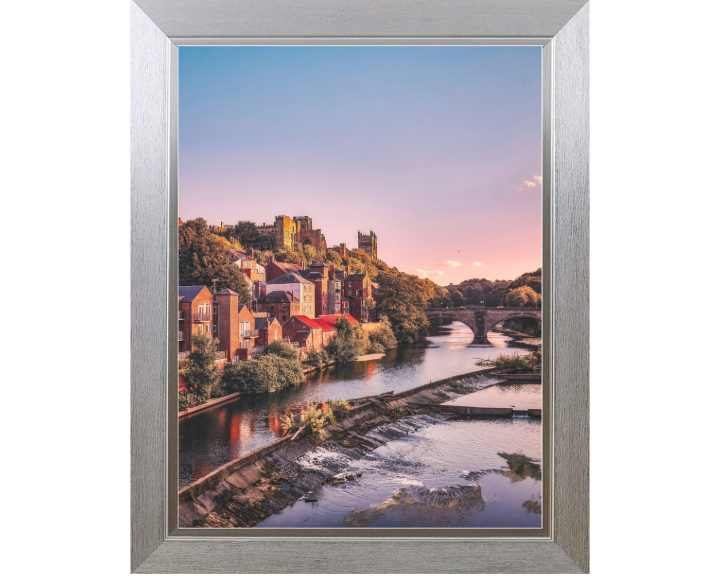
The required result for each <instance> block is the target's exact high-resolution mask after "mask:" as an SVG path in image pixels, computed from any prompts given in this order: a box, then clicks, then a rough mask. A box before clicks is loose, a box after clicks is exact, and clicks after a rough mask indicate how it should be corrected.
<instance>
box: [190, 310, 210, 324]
mask: <svg viewBox="0 0 720 576" xmlns="http://www.w3.org/2000/svg"><path fill="white" fill-rule="evenodd" d="M193 322H212V312H195V314H193Z"/></svg>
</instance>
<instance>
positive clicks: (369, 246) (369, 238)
mask: <svg viewBox="0 0 720 576" xmlns="http://www.w3.org/2000/svg"><path fill="white" fill-rule="evenodd" d="M358 248H359V249H360V250H362V251H363V252H365V253H366V254H367V255H368V256H370V258H377V257H378V256H377V236H375V232H373V231H372V230H370V234H363V233H362V232H360V231H358Z"/></svg>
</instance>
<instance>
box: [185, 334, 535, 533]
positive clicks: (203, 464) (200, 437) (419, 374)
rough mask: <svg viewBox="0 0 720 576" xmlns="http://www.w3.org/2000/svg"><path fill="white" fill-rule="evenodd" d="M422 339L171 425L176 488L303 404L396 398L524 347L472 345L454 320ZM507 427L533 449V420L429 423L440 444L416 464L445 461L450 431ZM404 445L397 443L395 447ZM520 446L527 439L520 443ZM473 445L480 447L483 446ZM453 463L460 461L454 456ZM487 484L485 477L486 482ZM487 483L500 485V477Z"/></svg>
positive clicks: (498, 431) (263, 439) (493, 340)
mask: <svg viewBox="0 0 720 576" xmlns="http://www.w3.org/2000/svg"><path fill="white" fill-rule="evenodd" d="M428 340H429V344H428V345H425V346H402V347H400V348H398V349H397V350H391V351H389V353H388V354H387V355H386V356H385V357H383V358H381V359H378V360H369V361H364V362H354V363H352V364H349V365H347V366H343V367H340V366H332V367H329V368H326V369H324V370H322V371H320V372H315V373H313V374H309V375H308V377H307V379H306V382H305V384H304V385H303V386H299V387H297V388H293V389H287V390H283V391H281V392H277V393H274V394H269V395H267V394H266V395H258V396H250V397H241V398H238V399H236V400H234V401H232V402H228V403H227V404H223V405H221V406H219V407H217V408H211V409H209V410H205V411H202V412H199V413H197V414H193V415H191V416H189V417H186V418H183V419H182V420H180V421H179V444H180V450H179V484H180V487H183V486H186V485H188V484H190V483H192V482H194V481H195V480H198V479H200V478H202V477H203V476H205V475H206V474H209V473H210V472H212V471H213V470H214V469H215V468H217V467H219V466H222V465H223V464H225V463H227V462H229V461H230V460H233V459H235V458H238V457H240V456H242V455H244V454H247V453H249V452H252V451H253V450H256V449H258V448H260V447H262V446H265V445H267V444H270V443H271V442H273V441H275V440H276V439H278V438H279V437H280V436H281V435H282V432H283V431H282V429H281V427H280V421H279V416H281V415H282V413H283V411H284V410H285V409H286V408H288V407H290V406H297V405H300V404H303V403H306V402H320V401H328V400H339V399H347V400H351V399H353V398H361V397H365V396H372V395H376V394H381V393H384V392H396V393H397V392H402V391H404V390H408V389H410V388H415V387H417V386H420V385H422V384H425V383H428V382H430V381H431V380H432V381H436V380H442V379H443V378H448V377H451V376H455V375H458V374H464V373H467V372H472V371H474V370H477V366H476V365H475V362H477V360H478V359H480V358H482V359H491V358H494V357H496V356H497V355H498V354H501V353H506V354H507V353H514V352H518V353H520V354H524V353H527V351H528V349H527V348H525V347H522V346H521V345H518V344H516V343H514V342H513V341H512V339H511V338H510V337H508V336H505V335H502V334H499V333H490V335H489V337H488V339H487V341H486V342H483V343H477V342H474V341H473V333H472V331H471V330H470V329H469V328H468V327H467V326H465V325H464V324H461V323H459V322H453V323H452V324H451V325H448V326H443V327H440V328H438V329H436V330H434V331H433V335H432V336H430V337H429V338H428ZM493 382H494V380H491V379H488V381H487V384H491V383H493ZM516 421H517V422H516ZM508 422H510V424H508ZM508 426H510V428H508ZM513 426H517V430H523V432H522V433H521V434H520V435H521V436H526V435H529V436H533V437H534V436H537V443H538V444H537V445H538V446H539V437H540V427H539V425H538V423H536V422H533V421H524V422H522V423H520V421H519V420H518V419H513V420H512V421H509V420H507V421H504V420H497V421H485V420H483V421H479V420H478V421H467V422H443V423H442V425H441V424H438V423H436V424H435V425H434V426H432V427H431V429H432V431H435V433H438V432H437V431H439V430H442V431H443V432H442V433H441V438H438V439H436V440H435V442H436V444H434V445H433V444H432V443H430V444H425V445H426V446H428V447H429V448H428V449H427V451H426V452H425V453H424V454H425V455H426V457H425V460H422V458H421V460H420V461H423V462H427V461H428V459H431V458H439V459H442V458H444V457H450V456H449V454H450V452H453V450H454V448H452V447H453V446H458V445H457V444H455V436H456V431H461V432H457V433H459V434H460V436H462V435H463V434H469V436H468V439H469V440H468V441H469V442H470V443H471V444H472V442H474V440H473V439H474V438H478V437H479V436H477V434H481V435H487V434H488V433H489V432H488V430H494V431H495V432H493V433H492V434H493V435H492V438H495V437H496V436H497V435H499V436H497V438H500V437H503V436H504V435H505V433H506V432H508V431H509V430H515V429H516V428H512V427H513ZM426 428H427V427H426ZM426 428H423V430H426ZM503 431H504V432H503ZM425 433H427V434H431V430H430V429H427V430H426V432H425ZM513 434H514V433H513ZM511 436H512V435H511ZM420 437H422V434H419V435H413V438H420ZM442 438H444V440H442ZM440 440H442V442H444V444H443V445H442V446H440V445H439V444H437V441H440ZM404 441H405V440H400V442H404ZM428 442H430V438H428ZM528 442H530V441H529V440H528ZM533 442H535V440H533ZM445 444H447V446H445ZM481 444H482V445H485V443H484V442H483V443H481ZM496 444H497V445H499V444H498V443H497V442H496V441H495V440H494V439H493V440H492V442H490V443H489V444H487V446H486V449H487V450H489V452H487V454H489V455H490V456H492V454H490V453H491V452H492V451H493V450H495V448H494V447H495V446H496ZM479 445H480V444H479ZM394 446H395V444H391V443H388V444H385V445H384V446H383V450H386V449H387V450H391V449H393V447H394ZM398 446H400V445H398ZM528 446H530V444H528V443H527V442H526V443H519V444H518V446H517V450H515V451H521V452H522V453H525V454H526V455H527V456H531V457H533V458H535V457H539V452H538V453H537V454H536V452H537V451H535V450H529V451H527V450H526V449H527V448H528ZM533 446H534V444H533ZM398 449H400V448H398ZM418 449H419V448H418ZM435 450H440V452H435ZM448 450H449V451H450V452H448ZM507 450H511V448H507ZM523 450H526V452H523ZM498 451H501V450H500V449H497V450H495V456H492V458H493V462H494V463H493V466H495V467H497V468H500V467H501V464H502V462H501V461H499V460H498V459H497V458H498V457H497V454H496V453H497V452H498ZM441 452H442V454H441ZM375 453H377V456H375V457H377V458H380V457H382V455H383V454H384V452H383V451H380V450H378V451H375V452H374V453H373V454H375ZM460 454H462V453H460ZM416 455H417V457H418V458H420V457H421V453H420V452H418V453H417V454H416ZM458 457H459V458H460V459H462V456H458ZM484 457H485V456H483V458H484ZM438 462H440V460H438ZM438 465H440V464H438ZM468 470H469V472H479V470H475V469H472V470H470V469H468ZM453 474H454V472H453ZM496 475H497V474H496ZM499 478H505V477H502V476H499ZM488 480H489V478H488V479H487V480H486V481H488ZM505 480H507V478H505ZM417 481H420V480H417ZM493 481H498V482H503V480H502V479H496V480H493ZM424 482H425V481H424V480H423V483H424ZM523 482H524V481H523ZM516 483H517V482H516ZM423 485H425V484H423ZM342 486H345V485H341V486H337V488H342ZM388 486H389V485H388ZM333 488H335V487H333ZM388 489H389V488H388ZM538 490H539V489H538ZM306 506H309V504H308V505H306ZM296 507H297V506H296ZM488 507H489V505H488V506H486V508H488ZM483 514H485V517H489V516H490V515H489V514H486V513H485V512H483ZM276 516H280V515H276ZM268 520H270V519H268Z"/></svg>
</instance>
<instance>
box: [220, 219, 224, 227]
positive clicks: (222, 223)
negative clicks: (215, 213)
mask: <svg viewBox="0 0 720 576" xmlns="http://www.w3.org/2000/svg"><path fill="white" fill-rule="evenodd" d="M220 228H225V222H223V221H222V220H221V221H220Z"/></svg>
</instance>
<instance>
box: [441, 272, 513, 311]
mask: <svg viewBox="0 0 720 576" xmlns="http://www.w3.org/2000/svg"><path fill="white" fill-rule="evenodd" d="M509 285H510V281H509V280H488V279H487V278H482V279H478V278H471V279H470V280H463V281H462V282H460V284H450V285H449V286H448V287H447V289H448V293H449V295H450V298H451V299H452V296H453V293H455V292H459V293H460V294H462V296H463V299H464V304H461V305H465V306H480V305H481V304H482V305H483V306H486V307H488V308H493V307H495V306H499V305H500V303H501V302H502V299H503V296H504V295H505V292H506V291H507V288H508V286H509ZM455 298H457V296H456V297H455ZM452 302H453V303H451V304H450V306H454V300H452Z"/></svg>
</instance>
